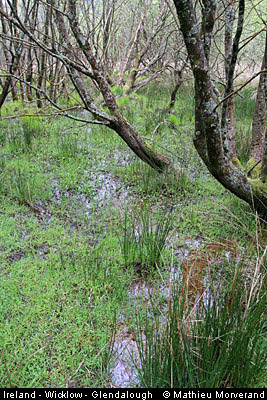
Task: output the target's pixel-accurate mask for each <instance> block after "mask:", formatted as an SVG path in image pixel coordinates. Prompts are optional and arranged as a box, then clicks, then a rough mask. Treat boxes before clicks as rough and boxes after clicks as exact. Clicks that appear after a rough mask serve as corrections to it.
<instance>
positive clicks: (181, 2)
mask: <svg viewBox="0 0 267 400" xmlns="http://www.w3.org/2000/svg"><path fill="white" fill-rule="evenodd" d="M173 1H174V4H175V7H176V11H177V15H178V18H179V21H180V26H181V31H182V34H183V37H184V40H185V44H186V47H187V52H188V55H189V59H190V63H191V68H192V71H193V75H194V81H195V100H196V101H195V103H196V109H195V121H196V122H195V137H194V144H195V147H196V149H197V151H198V153H199V155H200V156H201V158H202V159H203V161H204V162H205V164H206V165H207V167H208V169H209V171H210V172H211V174H212V175H213V176H214V177H215V178H216V179H217V180H218V181H219V182H220V183H221V184H222V185H223V186H224V187H225V188H226V189H228V190H230V191H231V192H232V193H234V194H235V195H236V196H238V197H239V198H241V199H243V200H245V201H246V202H247V203H249V204H250V205H251V206H253V207H254V208H255V209H256V210H258V211H259V212H260V213H261V214H264V215H265V216H266V215H267V187H266V184H265V183H264V182H263V181H262V180H259V179H257V180H253V179H249V178H247V176H246V174H245V173H244V172H243V171H242V170H241V169H239V168H237V167H235V166H234V165H233V163H232V162H231V159H230V158H229V155H228V154H227V153H226V152H225V150H224V143H223V140H222V135H221V126H220V119H219V114H218V107H217V105H216V102H215V99H214V88H213V84H212V81H211V77H210V68H209V63H208V59H207V56H206V55H207V54H209V51H208V50H209V49H207V48H206V47H207V46H210V41H209V42H203V40H202V39H201V34H200V32H199V28H198V26H199V25H198V21H197V17H196V13H195V9H194V6H193V3H192V1H191V0H173ZM211 4H212V5H213V9H211V7H210V5H211ZM215 4H216V2H215V1H209V0H203V5H204V6H207V13H208V14H206V17H209V18H210V19H211V22H210V24H209V25H208V26H206V30H207V31H208V32H207V33H208V34H209V33H210V32H211V31H212V29H213V24H212V22H214V21H215V7H214V5H215ZM244 8H245V2H244V0H240V1H239V17H238V24H237V31H236V35H235V40H234V44H233V54H232V65H231V71H230V73H231V76H232V77H233V72H234V65H235V62H236V58H237V52H238V47H239V39H240V36H241V32H242V26H243V20H244ZM230 87H231V82H230V83H229V81H228V87H227V88H226V89H227V91H229V88H230ZM265 145H266V142H265Z"/></svg>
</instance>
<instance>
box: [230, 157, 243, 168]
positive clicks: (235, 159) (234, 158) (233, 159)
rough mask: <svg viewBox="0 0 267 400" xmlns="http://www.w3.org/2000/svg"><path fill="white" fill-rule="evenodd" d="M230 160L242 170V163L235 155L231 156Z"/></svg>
mask: <svg viewBox="0 0 267 400" xmlns="http://www.w3.org/2000/svg"><path fill="white" fill-rule="evenodd" d="M231 161H232V164H233V165H234V166H235V167H236V168H238V169H240V170H242V164H241V162H240V161H239V159H238V158H237V157H233V158H232V160H231Z"/></svg>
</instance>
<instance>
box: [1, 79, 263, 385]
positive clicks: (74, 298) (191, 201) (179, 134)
mask: <svg viewBox="0 0 267 400" xmlns="http://www.w3.org/2000/svg"><path fill="white" fill-rule="evenodd" d="M118 95H120V93H118ZM169 96H170V90H169V89H166V88H164V87H163V86H160V85H157V87H151V88H149V89H145V90H143V92H142V93H140V94H138V95H134V99H131V98H129V101H128V99H127V101H125V99H123V101H121V102H120V106H121V108H122V109H123V110H124V111H125V113H126V116H127V117H128V118H129V119H131V120H132V121H133V123H134V125H135V127H136V128H137V130H138V131H139V132H140V133H141V135H142V136H144V137H146V138H147V140H148V143H150V139H151V132H152V131H153V129H154V128H155V127H156V125H157V124H158V123H159V122H160V121H163V120H166V123H164V124H162V125H161V126H160V127H159V129H158V131H157V133H155V135H154V137H153V144H154V145H155V147H156V148H157V149H158V150H159V151H161V152H163V153H164V152H165V153H166V154H168V155H169V156H170V157H171V158H172V159H173V160H174V161H175V162H176V163H177V164H178V165H179V166H180V167H181V173H180V176H179V177H178V178H177V176H170V175H166V174H160V175H159V174H158V173H157V172H155V171H154V170H152V169H151V168H149V167H148V166H146V165H145V164H143V163H141V162H140V161H138V160H137V159H136V157H135V156H134V155H133V154H132V153H131V152H130V151H129V150H128V148H127V146H126V145H125V144H124V143H123V142H122V141H121V139H120V138H119V137H118V136H116V135H115V134H114V133H113V132H111V131H109V130H108V129H107V128H103V127H94V126H93V127H88V126H86V125H82V124H79V123H76V122H74V121H71V120H67V119H64V118H63V117H57V118H56V119H55V118H54V119H53V118H49V117H42V118H41V117H39V118H38V119H35V118H33V117H23V118H17V119H11V120H9V119H3V120H2V121H0V308H1V310H0V311H1V312H0V324H1V335H0V349H1V352H0V360H1V362H0V386H1V387H15V386H16V387H28V388H29V387H66V385H69V387H97V386H98V387H101V386H102V387H103V386H111V385H112V384H111V377H112V365H113V362H114V354H113V351H112V347H113V342H114V340H115V335H116V333H117V332H120V330H123V329H127V330H128V332H131V333H132V334H136V335H137V338H140V335H139V334H138V332H136V323H137V320H138V330H139V331H140V332H141V331H143V330H146V332H147V337H148V338H150V341H148V343H149V345H148V346H147V348H146V351H147V352H148V351H149V352H150V353H148V354H146V353H144V349H143V348H142V342H141V341H140V339H139V347H140V352H141V358H142V359H143V370H142V371H141V372H140V374H141V378H140V379H141V383H142V385H144V386H151V385H150V383H152V381H151V379H152V378H151V375H149V371H150V370H151V368H152V370H153V371H155V374H154V375H153V376H156V378H157V379H156V380H155V381H153V385H154V386H155V387H160V386H167V387H168V386H170V385H171V384H174V385H178V386H179V385H183V386H180V387H194V386H192V385H193V384H194V385H196V386H195V387H223V386H231V387H243V386H244V385H247V386H248V387H263V386H264V385H266V383H267V382H266V375H265V378H264V376H263V372H264V367H265V366H266V365H267V363H266V360H265V359H264V357H265V354H266V351H265V349H266V343H267V342H266V321H265V320H264V315H265V314H264V311H265V310H264V307H265V306H264V304H266V303H264V302H265V301H266V297H265V296H266V294H265V291H264V289H266V281H265V274H266V257H265V256H264V254H263V253H264V249H265V246H266V228H265V226H264V224H262V223H260V221H259V220H258V218H256V217H255V215H254V214H253V212H252V211H251V210H250V209H249V207H248V206H247V205H246V204H245V203H243V202H241V201H240V200H239V199H237V198H236V197H234V196H232V195H231V194H229V193H228V192H227V191H226V190H225V189H224V188H223V187H222V186H220V185H219V184H218V183H217V182H216V181H215V180H214V179H213V178H212V177H211V176H210V175H209V173H208V171H207V170H206V168H205V167H204V166H203V164H202V162H201V161H200V159H199V157H198V156H197V154H196V152H195V150H194V148H193V146H192V134H193V124H194V121H193V114H192V111H191V110H193V100H192V98H193V97H192V90H191V89H190V88H189V87H184V88H183V91H182V92H180V94H179V95H178V99H177V105H176V107H175V113H174V114H173V115H171V116H169V115H168V114H167V113H166V111H165V109H166V105H167V104H168V102H169ZM249 98H250V97H249ZM248 103H249V100H248ZM238 107H241V106H239V105H238ZM238 107H237V116H238V118H239V116H240V115H241V113H242V111H240V109H239V108H238ZM15 108H16V109H17V108H19V111H17V110H16V113H19V114H20V113H21V114H23V113H32V112H33V111H34V110H33V109H31V110H30V109H23V106H22V105H21V104H20V103H17V104H15V105H14V104H11V103H7V105H5V106H4V107H3V109H2V116H3V117H6V116H8V115H14V113H15ZM243 123H244V124H245V128H246V129H245V130H243V128H242V131H243V132H245V133H246V132H249V122H248V121H245V120H244V121H243ZM240 124H241V122H240ZM240 126H241V125H240ZM240 129H241V128H240ZM245 143H246V141H245V138H242V140H241V139H240V145H239V146H240V147H239V149H240V152H241V153H242V156H240V160H241V162H242V165H245V163H246V162H247V161H248V160H247V153H246V148H245ZM241 153H240V154H241ZM224 239H226V240H231V241H232V242H233V243H235V244H236V246H237V248H238V249H239V251H240V254H241V255H242V257H241V260H242V262H241V261H240V262H238V266H236V263H235V262H233V260H231V261H229V260H227V259H223V260H220V261H218V260H217V261H216V262H215V263H213V264H212V266H210V268H211V271H213V274H211V276H212V277H214V276H219V277H222V278H223V279H221V284H220V285H219V287H218V280H216V279H215V280H214V278H210V280H209V279H208V281H207V282H206V283H205V285H206V286H207V287H209V285H210V289H209V293H210V301H208V305H206V306H205V307H204V305H203V303H201V301H200V302H199V304H200V306H199V307H197V309H196V314H194V313H193V314H194V315H193V314H192V319H191V320H190V318H189V317H188V310H189V309H188V307H189V306H190V304H189V303H188V304H187V303H185V302H184V300H182V302H181V301H180V300H179V299H181V298H182V299H185V296H184V295H182V294H181V270H180V267H181V264H182V261H183V260H182V256H181V251H180V250H181V248H183V247H187V249H188V250H190V244H189V245H188V244H187V245H185V243H192V246H191V247H192V249H193V248H194V245H193V243H194V242H196V241H198V242H199V243H200V244H202V247H204V245H205V244H207V243H212V242H214V241H222V240H224ZM265 255H266V252H265ZM205 268H206V267H205V266H204V269H205ZM174 270H175V271H176V272H177V273H176V275H177V277H176V281H175V287H174V288H173V289H172V291H173V299H174V301H173V306H172V307H169V299H168V298H167V297H166V295H164V294H163V293H162V291H158V292H157V290H153V295H152V294H151V296H150V300H149V301H148V302H147V301H146V302H145V301H143V300H142V299H143V297H144V295H143V294H142V293H139V297H140V298H138V299H136V300H135V301H133V299H132V295H130V288H131V285H132V284H133V282H136V281H138V280H141V281H144V282H147V283H148V285H149V287H153V288H158V287H160V286H162V285H163V286H164V288H165V291H166V292H168V291H169V285H170V278H169V275H170V271H174ZM237 272H238V273H237ZM255 282H256V284H255V285H254V283H255ZM253 285H254V286H253ZM251 288H252V289H251ZM151 290H152V289H151ZM151 293H152V292H151ZM183 296H184V297H183ZM229 299H230V300H231V301H232V303H233V307H232V308H231V310H232V311H229V310H228V308H227V304H228V303H229V301H230V300H229ZM228 300H229V301H228ZM147 303H149V304H147ZM201 304H202V305H201ZM168 310H169V311H168ZM219 311H220V312H219ZM147 313H149V314H147ZM151 313H152V314H151ZM168 313H169V318H168V321H169V322H168V323H167V325H164V324H161V328H160V327H159V325H160V321H161V319H159V318H161V317H165V319H166V318H167V316H168ZM189 314H190V313H189ZM122 315H123V318H121V316H122ZM137 315H138V317H136V316H137ZM233 315H235V316H236V318H233ZM185 316H186V318H185ZM200 319H201V321H202V322H201V323H197V322H194V321H197V320H200ZM122 321H123V322H122ZM148 321H150V322H149V323H148ZM179 323H181V324H182V325H183V326H182V327H181V330H176V326H177V324H178V325H179ZM168 324H170V325H168ZM170 326H171V329H169V327H170ZM241 326H242V327H244V330H242V331H241ZM155 327H157V328H158V329H157V335H156V337H154V338H153V335H152V336H151V332H155V329H154V328H155ZM188 330H189V332H190V333H188ZM167 332H169V333H170V334H171V335H172V338H173V343H174V346H175V353H172V349H171V348H170V347H168V343H170V341H169V339H168V340H166V335H167ZM217 332H220V334H217ZM189 338H191V339H189ZM215 338H216V340H215ZM209 343H212V345H208V344H209ZM240 343H244V346H240ZM237 344H238V345H239V347H238V349H239V350H240V351H238V352H236V353H235V358H233V359H232V361H231V363H229V356H230V355H231V354H232V351H233V349H234V348H236V345H237ZM182 348H184V349H185V351H182ZM191 349H194V351H193V352H192V354H193V355H192V356H191V358H190V357H189V354H190V353H191ZM150 354H152V355H153V356H155V359H157V360H162V362H161V365H159V364H153V365H152V366H151V365H150V364H149V360H151V359H150ZM163 354H164V358H162V357H163ZM172 354H175V355H176V354H177V357H176V356H175V358H174V359H172ZM200 354H201V355H202V357H200ZM188 357H189V358H188ZM185 358H186V361H187V364H186V366H185ZM181 365H183V369H182V370H181V369H179V368H180V366H181ZM240 365H242V366H243V367H244V371H243V370H242V371H243V372H244V373H243V372H242V374H241V373H239V372H238V371H239V370H240V369H239V366H240ZM227 368H228V369H227ZM174 369H175V370H176V373H175V374H174V373H173V371H174ZM214 369H216V371H217V375H216V377H215V376H213V375H212V373H211V372H212V371H214ZM178 370H180V371H181V373H179V374H178V373H177V371H178ZM200 371H201V373H200ZM248 374H249V378H248ZM171 376H172V377H173V382H171V381H170V379H171V378H170V377H171ZM153 379H154V378H153ZM190 385H191V386H190ZM209 385H213V386H209ZM242 385H243V386H242Z"/></svg>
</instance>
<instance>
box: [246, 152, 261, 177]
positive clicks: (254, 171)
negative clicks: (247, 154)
mask: <svg viewBox="0 0 267 400" xmlns="http://www.w3.org/2000/svg"><path fill="white" fill-rule="evenodd" d="M253 167H255V168H253ZM252 168H253V169H252ZM251 169H252V171H251ZM247 171H248V172H250V171H251V172H250V173H249V176H250V177H251V178H252V179H259V177H260V172H261V163H259V164H258V165H257V160H256V159H255V158H254V157H252V158H250V159H249V161H248V162H247Z"/></svg>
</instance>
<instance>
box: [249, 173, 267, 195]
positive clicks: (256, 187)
mask: <svg viewBox="0 0 267 400" xmlns="http://www.w3.org/2000/svg"><path fill="white" fill-rule="evenodd" d="M248 181H249V183H250V184H251V187H252V192H253V194H254V195H256V196H258V197H259V198H261V197H266V196H267V183H263V182H262V181H261V180H260V179H259V178H258V179H251V178H248Z"/></svg>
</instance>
